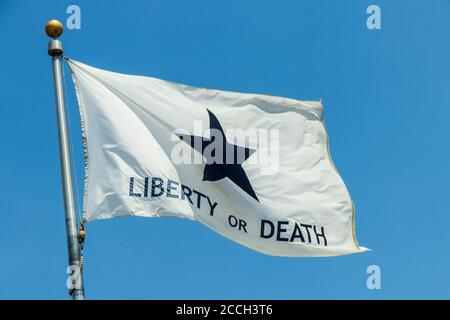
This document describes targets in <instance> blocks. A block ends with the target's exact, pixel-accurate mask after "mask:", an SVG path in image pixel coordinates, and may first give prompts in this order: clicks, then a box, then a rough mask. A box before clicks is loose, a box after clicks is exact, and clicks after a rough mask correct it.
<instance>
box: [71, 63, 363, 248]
mask: <svg viewBox="0 0 450 320" xmlns="http://www.w3.org/2000/svg"><path fill="white" fill-rule="evenodd" d="M68 63H69V66H70V68H71V70H72V75H73V80H74V83H75V87H76V91H77V96H78V102H79V107H80V113H81V121H82V133H83V141H84V151H85V152H84V155H85V170H86V176H85V190H84V219H85V220H86V221H92V220H99V219H107V218H112V217H118V216H144V217H168V216H171V217H180V218H187V219H191V220H196V221H199V222H201V223H202V224H204V225H206V226H208V227H209V228H211V229H213V230H214V231H216V232H218V233H220V234H221V235H223V236H225V237H227V238H229V239H232V240H234V241H236V242H238V243H240V244H242V245H245V246H247V247H250V248H252V249H254V250H257V251H260V252H263V253H266V254H270V255H278V256H332V255H341V254H348V253H354V252H360V251H364V250H365V249H364V248H361V247H359V246H358V244H357V241H356V237H355V223H354V208H353V203H352V200H351V199H350V196H349V193H348V191H347V189H346V187H345V185H344V183H343V181H342V180H341V178H340V176H339V174H338V173H337V171H336V169H335V167H334V165H333V163H332V161H331V158H330V155H329V150H328V137H327V134H326V131H325V128H324V125H323V122H322V120H323V119H322V113H323V110H322V109H323V108H322V103H321V102H320V101H299V100H294V99H287V98H281V97H273V96H267V95H258V94H244V93H235V92H226V91H219V90H209V89H201V88H194V87H190V86H186V85H181V84H176V83H172V82H168V81H164V80H159V79H155V78H150V77H141V76H131V75H124V74H119V73H114V72H109V71H105V70H100V69H96V68H93V67H90V66H87V65H85V64H82V63H79V62H76V61H73V60H69V61H68Z"/></svg>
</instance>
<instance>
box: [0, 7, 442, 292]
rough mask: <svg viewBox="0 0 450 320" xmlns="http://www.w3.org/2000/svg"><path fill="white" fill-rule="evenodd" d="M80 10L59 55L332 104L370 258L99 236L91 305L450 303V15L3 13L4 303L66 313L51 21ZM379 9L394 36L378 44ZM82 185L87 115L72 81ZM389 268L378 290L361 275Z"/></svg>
mask: <svg viewBox="0 0 450 320" xmlns="http://www.w3.org/2000/svg"><path fill="white" fill-rule="evenodd" d="M70 4H77V5H79V6H80V8H81V13H82V16H81V19H82V28H81V30H72V31H70V30H67V29H66V30H65V32H64V35H63V37H62V38H61V40H62V41H63V44H64V48H65V54H66V55H67V56H69V57H71V58H74V59H76V60H79V61H82V62H85V63H87V64H90V65H93V66H96V67H99V68H104V69H109V70H112V71H118V72H123V73H131V74H141V75H148V76H153V77H159V78H163V79H169V80H172V81H176V82H180V83H186V84H190V85H194V86H201V87H209V88H217V89H223V90H233V91H242V92H255V93H266V94H271V95H280V96H286V97H292V98H298V99H320V98H323V99H324V102H325V120H326V124H327V130H328V133H329V135H330V143H331V152H332V155H333V160H334V162H335V164H336V166H337V167H338V169H339V172H340V174H341V175H342V177H343V179H344V181H345V182H346V185H347V187H348V188H349V190H350V193H351V195H352V198H353V200H354V202H355V205H356V224H357V232H358V240H359V242H360V244H362V245H364V246H367V247H370V248H371V249H372V250H373V251H372V252H369V253H364V254H357V255H351V256H342V257H334V258H280V257H271V256H266V255H262V254H260V253H257V252H254V251H251V250H250V249H247V248H245V247H242V246H240V245H238V244H236V243H234V242H232V241H230V240H227V239H225V238H222V237H221V236H219V235H218V234H216V233H214V232H213V231H211V230H209V229H207V228H206V227H204V226H202V225H201V224H198V223H195V222H189V221H185V220H177V219H162V218H161V219H149V218H131V217H129V218H119V219H111V220H107V221H101V222H93V223H91V224H89V226H88V234H87V243H86V250H85V259H86V270H85V281H86V292H87V297H88V298H91V299H104V298H126V299H132V298H137V299H141V298H180V299H185V298H238V299H239V298H268V299H272V298H275V299H279V298H286V299H305V298H333V299H334V298H356V299H360V298H368V299H378V298H450V293H449V292H450V291H449V286H450V271H449V270H450V251H449V246H450V232H448V226H449V224H450V215H449V213H450V211H449V205H448V200H449V191H450V187H449V181H450V169H449V166H450V165H449V164H450V162H449V157H450V148H449V147H450V142H449V141H450V140H449V134H450V125H449V121H450V90H449V89H450V87H449V85H450V59H449V58H448V57H450V41H449V31H450V2H449V1H448V0H434V1H419V0H414V1H406V0H397V1H387V0H386V1H381V0H376V1H357V0H351V1H350V0H346V1H332V0H328V1H325V0H320V1H317V0H315V1H312V0H310V1H300V0H299V1H262V0H258V1H256V0H247V1H237V0H227V1H207V0H201V1H181V0H180V1H172V0H170V1H167V0H165V1H162V0H161V1H140V2H138V1H127V2H126V5H125V2H123V1H76V2H69V1H57V2H55V1H31V0H29V1H12V0H9V1H8V0H1V2H0V38H1V39H2V44H3V45H2V50H0V61H1V62H0V65H1V70H2V71H1V73H0V87H1V88H2V89H1V94H0V107H1V116H2V125H1V126H0V137H1V141H2V144H3V146H2V148H1V153H2V157H0V166H1V168H2V171H1V183H0V218H1V222H0V254H1V258H0V298H1V299H17V298H25V299H30V298H37V299H48V298H52V299H67V293H66V288H65V281H66V274H65V269H66V265H67V254H66V242H65V229H64V217H63V202H62V194H61V193H62V191H61V183H60V171H59V160H58V144H57V135H56V122H55V107H54V96H53V87H52V72H51V63H50V58H49V57H48V56H47V42H48V39H47V37H46V35H45V34H44V25H45V23H46V21H47V20H49V19H51V18H57V19H60V20H62V21H65V20H66V19H67V17H68V15H67V14H66V13H65V12H66V8H67V6H68V5H70ZM370 4H377V5H379V6H380V8H381V12H382V29H381V30H368V29H367V27H366V19H367V16H368V15H367V14H366V8H367V7H368V5H370ZM68 97H69V101H68V103H69V108H70V113H71V123H72V127H73V137H74V149H75V157H76V162H77V176H78V179H79V186H80V187H81V186H82V183H81V177H82V175H83V173H82V152H81V145H80V138H79V136H80V135H79V119H78V115H77V106H76V101H75V97H74V92H73V86H72V84H71V82H70V79H68ZM373 264H375V265H379V266H380V268H381V272H382V280H381V284H382V288H381V290H368V289H367V287H366V278H367V276H368V275H367V274H366V268H367V267H368V266H369V265H373Z"/></svg>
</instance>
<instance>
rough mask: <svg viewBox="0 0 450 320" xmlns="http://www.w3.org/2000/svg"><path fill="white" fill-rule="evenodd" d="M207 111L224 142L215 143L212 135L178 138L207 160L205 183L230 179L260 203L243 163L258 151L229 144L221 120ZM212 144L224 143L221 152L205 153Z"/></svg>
mask: <svg viewBox="0 0 450 320" xmlns="http://www.w3.org/2000/svg"><path fill="white" fill-rule="evenodd" d="M207 111H208V115H209V127H210V129H211V130H212V129H215V130H218V131H219V132H220V133H221V135H220V136H221V137H222V141H218V142H215V139H216V135H212V136H211V138H205V137H199V136H191V135H184V134H177V136H178V137H179V138H180V139H181V140H182V141H183V142H185V143H187V144H188V145H190V146H191V148H193V149H194V150H196V151H197V152H199V153H200V154H202V156H204V157H205V158H206V165H205V169H204V171H203V181H218V180H221V179H224V178H228V179H230V180H231V181H233V182H234V183H235V184H236V185H237V186H238V187H239V188H241V189H242V190H243V191H245V192H246V193H247V194H248V195H250V196H251V197H252V198H254V199H255V200H256V201H258V202H259V200H258V197H257V196H256V193H255V191H254V190H253V188H252V185H251V184H250V181H249V180H248V177H247V175H246V173H245V171H244V168H242V163H244V162H245V160H247V159H248V158H249V157H250V156H251V155H252V154H253V153H254V152H255V151H256V150H253V149H250V148H246V147H241V146H238V145H235V144H230V143H228V141H227V139H226V137H225V133H224V131H223V129H222V126H221V125H220V122H219V120H217V118H216V116H215V115H214V114H213V113H212V112H211V111H209V110H208V109H207ZM211 143H214V145H218V144H220V143H222V145H221V147H222V148H221V150H220V148H217V149H215V148H214V149H212V151H211V152H206V153H205V149H206V148H207V147H208V145H210V144H211ZM216 151H218V152H220V151H222V156H220V155H216ZM227 152H228V156H227ZM230 154H231V155H230ZM228 158H231V159H228Z"/></svg>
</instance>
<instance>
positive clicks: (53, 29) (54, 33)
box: [45, 20, 63, 39]
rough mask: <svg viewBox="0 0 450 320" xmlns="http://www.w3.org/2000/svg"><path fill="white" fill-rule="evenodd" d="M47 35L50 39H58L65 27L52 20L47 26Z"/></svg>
mask: <svg viewBox="0 0 450 320" xmlns="http://www.w3.org/2000/svg"><path fill="white" fill-rule="evenodd" d="M45 33H47V35H48V36H49V37H50V38H53V39H56V38H58V37H59V36H60V35H61V34H62V33H63V25H62V23H61V22H59V21H58V20H50V21H49V22H47V24H46V25H45Z"/></svg>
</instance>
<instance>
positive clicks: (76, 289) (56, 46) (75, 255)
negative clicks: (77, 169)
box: [45, 20, 84, 300]
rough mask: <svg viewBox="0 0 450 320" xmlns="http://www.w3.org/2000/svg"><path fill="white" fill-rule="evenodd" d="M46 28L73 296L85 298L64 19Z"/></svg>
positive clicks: (71, 292) (48, 24) (52, 21)
mask: <svg viewBox="0 0 450 320" xmlns="http://www.w3.org/2000/svg"><path fill="white" fill-rule="evenodd" d="M45 32H46V33H47V35H48V36H49V37H51V38H53V39H52V40H50V42H49V43H48V54H49V55H50V56H51V57H52V64H53V84H54V89H55V102H56V118H57V123H58V138H59V139H58V140H59V156H60V164H61V176H62V186H63V195H64V215H65V219H66V234H67V246H68V253H69V268H70V269H69V270H70V272H71V273H72V274H71V280H72V281H71V284H72V286H71V287H72V288H70V291H69V294H70V295H71V296H72V299H73V300H83V299H84V284H83V273H82V265H81V254H80V243H79V235H78V227H77V218H76V214H75V204H74V196H73V185H72V170H71V167H70V151H69V141H68V138H67V126H66V107H65V101H64V90H63V80H62V78H63V77H62V68H63V66H62V63H61V58H62V55H63V48H62V43H61V41H59V40H57V38H58V37H59V36H60V35H61V34H62V32H63V26H62V24H61V22H59V21H57V20H50V21H49V22H48V23H47V25H46V26H45Z"/></svg>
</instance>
